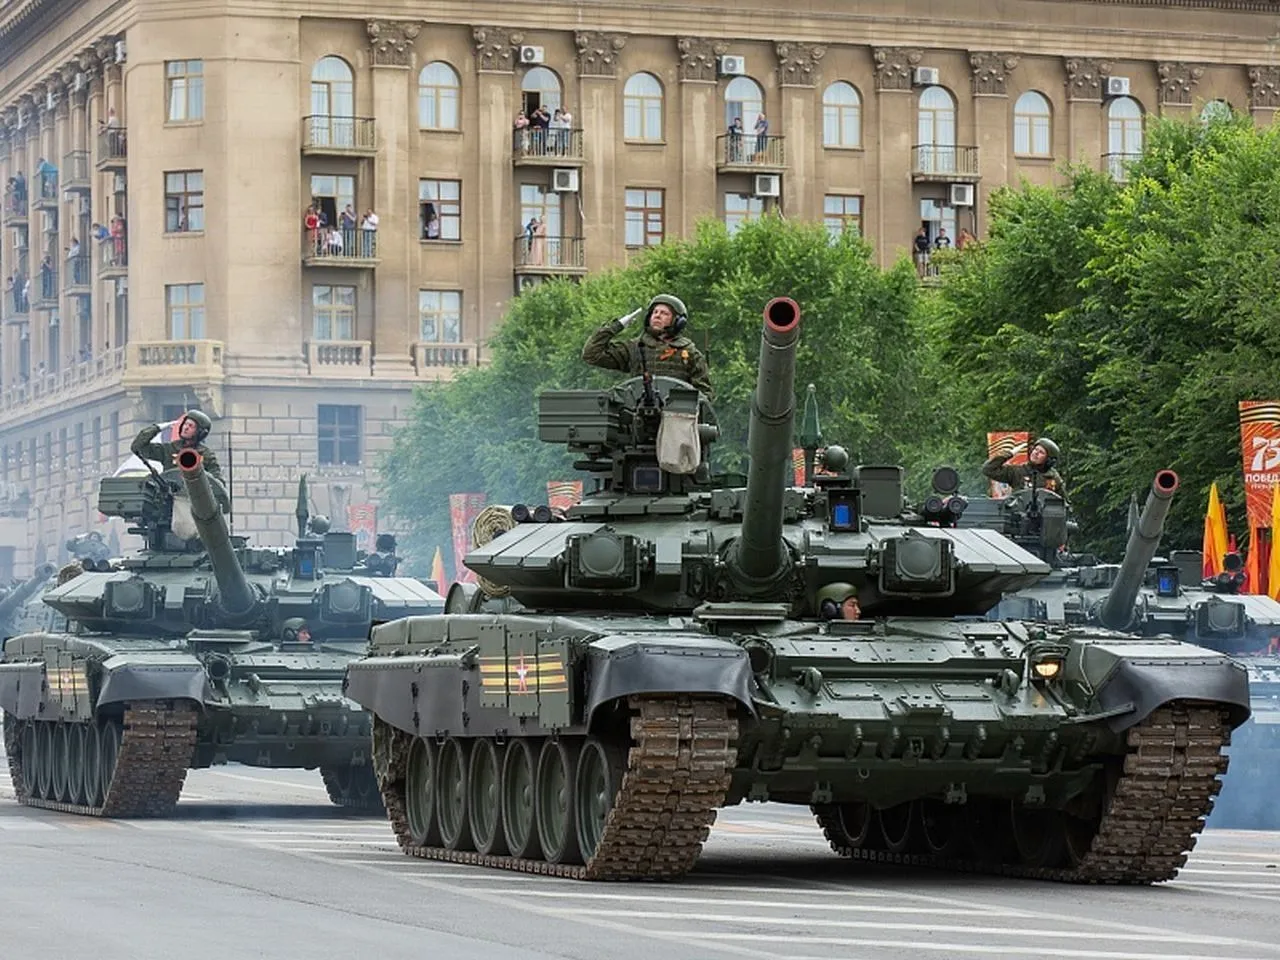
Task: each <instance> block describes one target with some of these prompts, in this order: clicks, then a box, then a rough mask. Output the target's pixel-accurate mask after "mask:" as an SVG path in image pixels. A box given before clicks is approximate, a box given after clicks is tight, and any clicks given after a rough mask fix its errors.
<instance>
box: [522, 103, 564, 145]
mask: <svg viewBox="0 0 1280 960" xmlns="http://www.w3.org/2000/svg"><path fill="white" fill-rule="evenodd" d="M515 135H516V138H517V141H518V143H519V144H520V152H521V153H523V154H525V155H526V156H535V157H557V156H559V157H563V156H570V155H573V154H574V150H573V114H572V113H570V112H569V109H568V108H567V107H556V108H555V109H554V110H553V111H552V112H551V113H547V108H546V107H543V106H538V107H535V108H534V110H533V112H532V113H529V114H526V113H525V111H523V110H521V111H520V112H519V113H518V114H516V122H515Z"/></svg>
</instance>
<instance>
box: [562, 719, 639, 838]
mask: <svg viewBox="0 0 1280 960" xmlns="http://www.w3.org/2000/svg"><path fill="white" fill-rule="evenodd" d="M625 770H626V758H625V756H624V754H623V753H622V751H621V750H619V749H618V748H616V747H613V746H609V745H607V744H605V743H604V742H603V741H602V740H599V739H598V738H596V737H588V738H587V741H586V743H584V744H583V745H582V751H581V752H580V753H579V754H578V769H577V772H576V773H575V774H574V785H573V808H574V813H575V814H576V816H575V821H576V827H577V838H576V839H577V842H578V850H579V851H580V852H581V854H582V859H583V860H584V861H588V860H590V859H591V858H592V857H593V856H595V852H596V850H597V848H599V846H600V839H601V837H603V836H604V827H605V823H606V822H607V821H608V819H609V811H610V810H612V809H613V801H614V798H615V797H617V795H618V789H619V788H620V787H621V786H622V774H623V772H624V771H625Z"/></svg>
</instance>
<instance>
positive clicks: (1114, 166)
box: [1102, 153, 1142, 183]
mask: <svg viewBox="0 0 1280 960" xmlns="http://www.w3.org/2000/svg"><path fill="white" fill-rule="evenodd" d="M1141 156H1142V154H1140V153H1104V154H1103V155H1102V162H1103V163H1104V164H1106V168H1107V176H1109V177H1110V178H1111V179H1112V180H1114V181H1116V183H1127V182H1128V180H1129V165H1130V164H1132V163H1133V162H1134V161H1135V160H1137V159H1138V158H1139V157H1141Z"/></svg>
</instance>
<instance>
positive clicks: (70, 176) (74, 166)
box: [62, 150, 93, 193]
mask: <svg viewBox="0 0 1280 960" xmlns="http://www.w3.org/2000/svg"><path fill="white" fill-rule="evenodd" d="M62 185H63V187H64V188H65V189H67V190H71V191H74V192H75V193H88V192H89V191H90V189H92V187H93V178H92V177H91V176H90V166H89V151H88V150H72V151H71V152H70V153H68V154H67V155H66V156H65V157H63V158H62Z"/></svg>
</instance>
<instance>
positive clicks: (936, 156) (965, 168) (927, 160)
mask: <svg viewBox="0 0 1280 960" xmlns="http://www.w3.org/2000/svg"><path fill="white" fill-rule="evenodd" d="M979 176H980V174H979V172H978V148H977V147H956V146H951V145H948V144H938V143H917V144H916V145H915V146H914V147H912V148H911V178H912V179H913V180H917V181H921V180H977V179H978V178H979Z"/></svg>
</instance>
